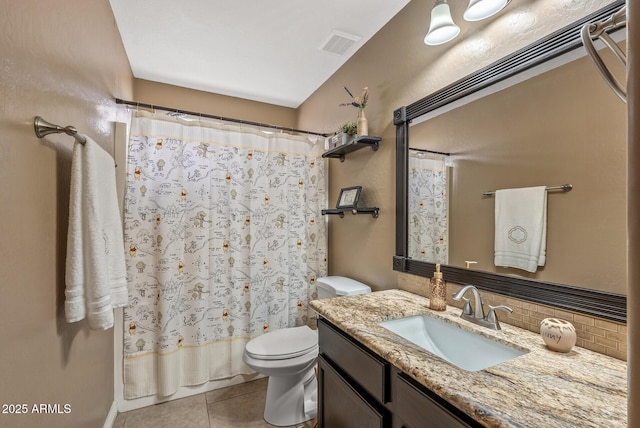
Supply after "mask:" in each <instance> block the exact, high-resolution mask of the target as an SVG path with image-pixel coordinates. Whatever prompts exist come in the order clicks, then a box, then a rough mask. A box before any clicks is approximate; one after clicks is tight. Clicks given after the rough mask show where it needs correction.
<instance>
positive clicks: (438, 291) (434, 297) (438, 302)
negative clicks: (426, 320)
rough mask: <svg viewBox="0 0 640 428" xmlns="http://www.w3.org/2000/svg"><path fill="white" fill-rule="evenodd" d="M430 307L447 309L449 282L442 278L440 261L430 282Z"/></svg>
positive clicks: (438, 309)
mask: <svg viewBox="0 0 640 428" xmlns="http://www.w3.org/2000/svg"><path fill="white" fill-rule="evenodd" d="M429 292H430V296H429V309H432V310H434V311H444V310H445V309H447V283H446V282H445V280H444V279H442V272H440V263H438V264H437V265H436V271H435V272H434V273H433V278H431V281H430V283H429Z"/></svg>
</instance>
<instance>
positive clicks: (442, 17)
mask: <svg viewBox="0 0 640 428" xmlns="http://www.w3.org/2000/svg"><path fill="white" fill-rule="evenodd" d="M458 34H460V27H458V26H457V25H456V24H455V23H454V22H453V19H452V18H451V9H449V5H448V4H447V0H436V4H435V6H433V9H431V24H430V25H429V32H427V35H426V36H425V38H424V42H425V43H426V44H427V45H431V46H435V45H441V44H443V43H447V42H448V41H450V40H453V39H454V38H455V37H456V36H457V35H458Z"/></svg>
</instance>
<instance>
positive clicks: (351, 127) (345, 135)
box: [339, 122, 358, 144]
mask: <svg viewBox="0 0 640 428" xmlns="http://www.w3.org/2000/svg"><path fill="white" fill-rule="evenodd" d="M339 130H340V132H342V144H347V142H349V140H351V139H353V136H354V135H356V134H357V133H358V126H357V125H356V123H355V122H345V123H343V124H342V125H340V128H339Z"/></svg>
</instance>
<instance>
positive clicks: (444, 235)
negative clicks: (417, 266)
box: [407, 149, 449, 264]
mask: <svg viewBox="0 0 640 428" xmlns="http://www.w3.org/2000/svg"><path fill="white" fill-rule="evenodd" d="M445 156H446V155H444V154H439V153H433V152H429V151H427V150H422V149H409V188H408V206H407V209H408V212H409V227H408V235H409V236H408V240H407V241H408V242H407V244H408V251H409V257H411V258H412V259H415V260H424V261H428V262H434V263H440V264H446V263H448V261H449V257H448V256H449V252H448V251H449V250H448V249H449V209H448V205H449V202H448V194H449V192H448V182H449V180H448V175H449V174H448V172H447V169H448V168H447V167H446V166H445Z"/></svg>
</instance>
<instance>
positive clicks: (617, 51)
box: [580, 6, 627, 103]
mask: <svg viewBox="0 0 640 428" xmlns="http://www.w3.org/2000/svg"><path fill="white" fill-rule="evenodd" d="M626 25H627V7H626V6H623V7H622V8H620V10H618V11H617V12H615V13H614V14H612V15H611V17H610V18H609V19H607V20H605V21H601V22H594V23H591V24H586V25H585V26H584V27H582V31H581V32H580V36H581V37H582V43H583V44H584V47H585V49H586V50H587V53H588V54H589V56H590V57H591V59H592V60H593V63H594V64H595V66H596V68H597V69H598V71H599V72H600V74H601V75H602V77H603V78H604V81H605V82H607V84H608V85H609V86H610V87H611V89H613V92H615V93H616V95H617V96H618V97H620V99H621V100H622V101H624V102H625V103H626V102H627V89H626V85H622V84H621V83H620V82H619V81H618V80H617V79H616V78H615V77H614V76H613V74H612V73H611V71H609V69H608V68H607V66H606V65H605V63H604V61H602V58H601V57H600V54H598V51H597V49H596V48H595V46H594V45H593V41H594V40H596V39H600V40H602V42H603V43H604V44H605V45H606V46H607V47H608V48H609V49H611V51H612V52H613V54H614V55H615V56H616V58H618V60H619V61H620V62H621V63H622V64H624V66H625V68H626V66H627V54H626V53H625V52H624V51H623V50H622V49H621V48H620V46H618V45H617V44H616V42H614V41H613V40H612V39H611V37H610V36H609V34H607V31H610V30H614V29H618V28H623V27H625V26H626Z"/></svg>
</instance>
